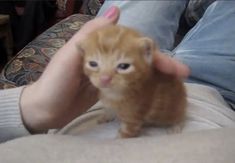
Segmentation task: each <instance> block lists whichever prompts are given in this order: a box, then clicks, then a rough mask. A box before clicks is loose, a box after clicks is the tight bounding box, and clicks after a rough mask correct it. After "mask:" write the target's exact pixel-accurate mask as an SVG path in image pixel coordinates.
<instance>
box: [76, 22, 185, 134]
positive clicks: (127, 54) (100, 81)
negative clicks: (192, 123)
mask: <svg viewBox="0 0 235 163" xmlns="http://www.w3.org/2000/svg"><path fill="white" fill-rule="evenodd" d="M79 48H80V49H81V50H82V51H83V52H84V72H85V74H86V75H87V76H88V77H89V79H90V81H91V83H92V84H93V85H94V86H95V87H97V88H98V89H99V93H100V100H101V101H102V103H103V104H104V106H105V107H106V108H112V109H114V110H115V112H116V113H117V116H118V118H119V119H120V121H121V128H120V130H119V133H120V136H121V137H135V136H138V134H139V133H140V131H141V128H142V127H143V125H149V124H150V125H157V126H158V125H159V126H171V125H177V124H179V123H182V122H183V121H184V117H185V108H186V93H185V88H184V86H183V82H182V81H181V80H179V79H177V78H174V77H172V76H168V75H165V74H163V73H161V72H159V71H157V70H156V69H155V68H154V67H153V59H152V58H153V55H157V53H158V49H157V48H156V47H155V45H154V42H153V41H152V40H151V39H149V38H146V37H143V36H142V35H141V34H139V33H138V32H136V31H134V30H132V29H130V28H127V27H124V26H119V25H115V26H114V25H111V26H108V27H106V28H103V29H99V30H97V31H95V32H93V33H91V34H90V35H89V37H88V38H87V39H86V40H85V41H84V43H82V44H81V45H79Z"/></svg>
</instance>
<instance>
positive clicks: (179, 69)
mask: <svg viewBox="0 0 235 163" xmlns="http://www.w3.org/2000/svg"><path fill="white" fill-rule="evenodd" d="M156 53H157V54H156V55H155V57H154V65H155V67H156V68H157V69H158V70H159V71H161V72H163V73H166V74H169V75H174V76H176V77H179V78H187V77H188V76H189V74H190V70H189V68H188V66H186V65H185V64H183V63H181V62H179V61H177V60H175V59H173V58H171V57H169V56H167V55H165V54H162V53H160V52H156Z"/></svg>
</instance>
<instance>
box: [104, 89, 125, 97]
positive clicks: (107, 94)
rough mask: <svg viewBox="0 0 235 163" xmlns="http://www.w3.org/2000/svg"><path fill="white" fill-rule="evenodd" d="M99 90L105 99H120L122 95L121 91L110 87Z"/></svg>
mask: <svg viewBox="0 0 235 163" xmlns="http://www.w3.org/2000/svg"><path fill="white" fill-rule="evenodd" d="M101 92H102V95H103V96H104V97H105V98H106V99H110V100H120V99H121V98H122V97H123V96H122V94H121V93H119V92H116V91H113V90H111V89H102V90H101Z"/></svg>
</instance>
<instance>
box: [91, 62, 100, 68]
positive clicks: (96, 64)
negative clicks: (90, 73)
mask: <svg viewBox="0 0 235 163" xmlns="http://www.w3.org/2000/svg"><path fill="white" fill-rule="evenodd" d="M89 65H90V66H91V67H93V68H95V67H98V63H97V62H95V61H90V62H89Z"/></svg>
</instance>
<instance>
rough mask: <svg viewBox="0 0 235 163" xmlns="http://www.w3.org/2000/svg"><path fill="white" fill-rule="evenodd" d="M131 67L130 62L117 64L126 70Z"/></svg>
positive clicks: (119, 67)
mask: <svg viewBox="0 0 235 163" xmlns="http://www.w3.org/2000/svg"><path fill="white" fill-rule="evenodd" d="M129 67H130V64H128V63H121V64H119V65H118V66H117V68H118V69H121V70H126V69H128V68H129Z"/></svg>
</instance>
